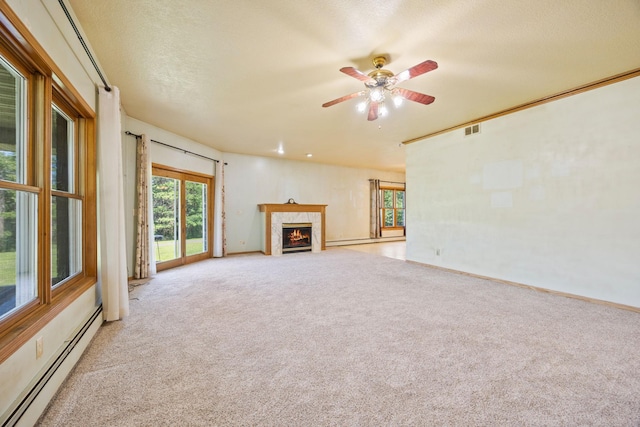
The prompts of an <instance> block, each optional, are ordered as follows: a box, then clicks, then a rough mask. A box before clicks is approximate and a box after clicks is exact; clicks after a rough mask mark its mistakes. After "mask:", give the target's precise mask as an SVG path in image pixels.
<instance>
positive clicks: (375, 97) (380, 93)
mask: <svg viewBox="0 0 640 427" xmlns="http://www.w3.org/2000/svg"><path fill="white" fill-rule="evenodd" d="M369 98H370V99H371V100H372V101H373V102H382V101H384V89H381V88H375V89H371V90H370V91H369Z"/></svg>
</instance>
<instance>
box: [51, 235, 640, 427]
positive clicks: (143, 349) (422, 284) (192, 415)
mask: <svg viewBox="0 0 640 427" xmlns="http://www.w3.org/2000/svg"><path fill="white" fill-rule="evenodd" d="M131 299H132V301H131V313H132V314H131V316H129V317H128V318H126V319H125V320H124V321H120V322H114V323H110V324H106V325H105V326H103V327H102V328H101V329H100V330H99V332H98V334H97V335H96V337H95V339H94V341H93V343H92V345H91V346H90V347H89V349H88V350H87V352H86V353H85V355H84V356H83V358H82V359H81V361H80V362H79V364H78V366H77V367H76V369H75V370H74V372H73V373H72V374H71V375H70V377H69V378H68V380H67V381H66V383H65V384H64V386H63V388H62V389H61V390H60V392H59V394H58V395H57V397H56V398H55V400H54V401H53V402H52V404H51V405H50V407H49V409H48V412H46V413H45V415H44V416H43V418H42V419H41V423H40V425H42V426H83V427H84V426H170V425H171V426H181V425H189V426H216V425H217V426H382V425H384V426H390V425H393V426H395V425H420V426H432V425H438V426H441V425H451V426H461V425H465V426H469V425H486V426H496V425H514V426H520V425H540V426H542V425H544V426H550V425H567V426H576V425H597V426H637V425H639V423H640V315H639V314H638V313H634V312H630V311H625V310H620V309H615V308H611V307H607V306H603V305H596V304H590V303H587V302H583V301H579V300H574V299H568V298H564V297H559V296H554V295H550V294H546V293H541V292H536V291H531V290H527V289H521V288H517V287H512V286H508V285H504V284H500V283H494V282H491V281H487V280H480V279H475V278H471V277H467V276H464V275H457V274H452V273H449V272H445V271H440V270H435V269H430V268H427V267H425V266H420V265H416V264H411V263H405V262H403V261H399V260H395V259H390V258H384V257H380V256H376V255H371V254H366V253H360V252H356V251H350V250H345V249H339V248H335V249H330V250H327V251H325V252H322V253H319V254H311V253H295V254H288V255H284V256H282V257H269V256H263V255H245V256H231V257H228V258H225V259H212V260H208V261H204V262H201V263H198V264H195V265H190V266H186V267H181V268H177V269H174V270H170V271H166V272H163V273H160V274H158V275H157V276H156V278H155V279H153V280H152V281H151V282H149V283H148V284H146V285H143V286H139V287H137V288H135V289H134V290H133V292H132V293H131Z"/></svg>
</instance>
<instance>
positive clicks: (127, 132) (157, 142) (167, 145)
mask: <svg viewBox="0 0 640 427" xmlns="http://www.w3.org/2000/svg"><path fill="white" fill-rule="evenodd" d="M125 133H126V134H127V135H131V136H135V137H136V138H140V137H141V136H142V135H138V134H135V133H133V132H129V131H126V132H125ZM149 141H151V142H155V143H156V144H160V145H164V146H165V147H169V148H173V149H174V150H178V151H182V152H183V153H184V154H191V155H193V156H198V157H202V158H203V159H207V160H211V161H212V162H216V163H220V160H216V159H212V158H211V157H207V156H203V155H202V154H198V153H194V152H193V151H189V150H185V149H183V148H180V147H176V146H175V145H169V144H165V143H164V142H160V141H156V140H155V139H150V140H149ZM225 165H226V163H225Z"/></svg>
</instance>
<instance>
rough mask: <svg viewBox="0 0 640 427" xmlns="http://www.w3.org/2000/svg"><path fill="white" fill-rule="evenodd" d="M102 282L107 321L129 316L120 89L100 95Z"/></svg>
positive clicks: (99, 149)
mask: <svg viewBox="0 0 640 427" xmlns="http://www.w3.org/2000/svg"><path fill="white" fill-rule="evenodd" d="M97 157H98V159H97V160H98V163H97V164H98V222H99V235H98V240H99V242H98V243H99V245H98V247H99V251H100V252H99V258H98V259H99V281H98V286H99V287H100V294H101V296H102V308H103V315H104V319H105V320H106V321H112V320H119V319H122V318H123V317H125V316H128V315H129V289H128V283H127V256H126V253H127V247H126V236H125V225H124V190H123V188H124V186H123V175H122V125H121V122H120V91H119V90H118V88H117V87H115V86H112V87H111V91H110V92H107V91H106V90H105V89H104V88H100V89H99V94H98V150H97Z"/></svg>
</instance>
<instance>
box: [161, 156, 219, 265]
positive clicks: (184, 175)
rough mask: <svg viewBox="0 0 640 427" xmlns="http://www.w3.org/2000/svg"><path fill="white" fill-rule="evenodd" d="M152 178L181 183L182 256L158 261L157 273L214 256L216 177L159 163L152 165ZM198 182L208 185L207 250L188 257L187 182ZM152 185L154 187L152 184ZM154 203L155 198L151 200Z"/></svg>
mask: <svg viewBox="0 0 640 427" xmlns="http://www.w3.org/2000/svg"><path fill="white" fill-rule="evenodd" d="M151 166H152V167H151V177H152V179H153V177H156V176H157V177H163V178H171V179H175V180H178V181H179V183H180V203H179V204H180V206H179V211H180V225H179V226H180V230H179V233H180V256H178V257H177V258H174V259H172V260H168V261H162V262H158V261H157V260H156V269H157V271H162V270H167V269H170V268H174V267H178V266H181V265H186V264H190V263H192V262H196V261H202V260H205V259H207V258H211V257H212V256H213V212H214V200H213V187H214V184H215V176H213V175H207V174H203V173H199V172H194V171H189V170H184V169H178V168H174V167H172V166H167V165H162V164H158V163H152V165H151ZM187 181H189V182H196V183H200V184H205V185H207V202H208V203H207V209H206V210H207V233H206V234H207V241H208V243H207V250H206V251H205V252H200V253H197V254H192V255H187V250H186V235H187V224H186V216H187V215H186V197H187V193H186V182H187ZM150 185H152V184H151V183H150ZM151 203H153V196H152V198H151Z"/></svg>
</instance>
